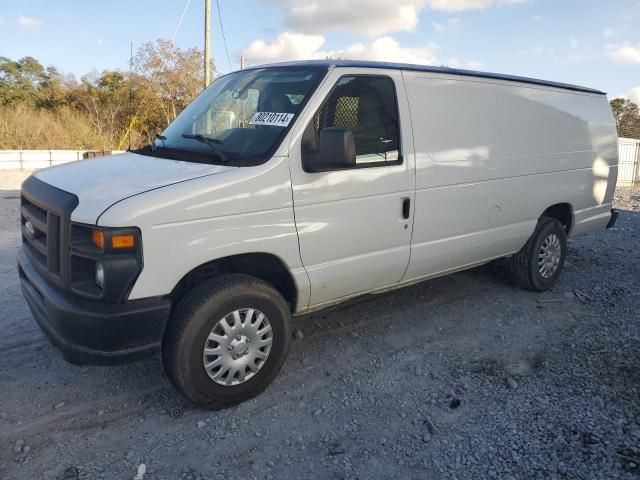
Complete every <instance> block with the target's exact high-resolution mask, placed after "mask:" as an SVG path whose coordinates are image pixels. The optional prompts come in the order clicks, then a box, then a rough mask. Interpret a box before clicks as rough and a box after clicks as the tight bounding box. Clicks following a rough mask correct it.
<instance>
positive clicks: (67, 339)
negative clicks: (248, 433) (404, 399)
mask: <svg viewBox="0 0 640 480" xmlns="http://www.w3.org/2000/svg"><path fill="white" fill-rule="evenodd" d="M616 175H617V137H616V128H615V123H614V119H613V116H612V113H611V110H610V108H609V104H608V102H607V98H606V95H605V94H604V93H603V92H600V91H597V90H592V89H588V88H582V87H577V86H573V85H565V84H559V83H554V82H546V81H541V80H534V79H529V78H521V77H511V76H506V75H498V74H489V73H483V72H471V71H464V70H455V69H448V68H434V67H424V66H416V65H400V64H390V63H371V62H358V61H309V62H293V63H284V64H275V65H270V66H263V67H255V68H251V69H247V70H243V71H238V72H234V73H230V74H228V75H224V76H221V77H219V78H218V79H217V80H216V81H215V82H213V84H212V85H211V86H209V87H208V88H207V89H205V90H204V91H203V92H202V93H201V94H200V95H199V96H198V97H197V98H196V99H195V100H194V101H193V103H191V105H189V106H188V107H187V108H186V109H185V110H184V111H183V112H182V113H181V114H180V115H179V116H178V117H177V118H176V120H175V121H174V122H173V123H172V124H170V125H169V126H168V127H167V129H166V130H165V131H163V132H162V133H161V134H158V135H157V137H156V138H155V139H154V141H153V142H152V143H151V144H150V145H148V146H147V147H144V148H142V149H140V150H136V151H133V152H128V153H126V154H122V155H116V156H109V157H103V158H95V159H89V160H84V161H79V162H75V163H71V164H67V165H63V166H58V167H54V168H49V169H46V170H41V171H38V172H36V173H34V174H33V175H32V176H31V177H29V178H28V179H27V180H26V181H25V182H24V184H23V186H22V198H21V217H22V236H23V244H22V248H21V251H20V253H19V258H18V263H19V272H20V277H21V283H22V289H23V292H24V296H25V298H26V299H27V302H28V304H29V306H30V308H31V311H32V313H33V316H34V317H35V319H36V321H37V322H38V324H39V325H40V327H41V328H42V330H43V331H44V332H45V334H46V335H47V336H48V337H49V339H50V340H51V341H52V343H53V344H54V345H56V346H57V347H58V348H59V349H60V350H61V351H62V353H63V355H64V356H65V357H66V358H67V359H68V360H69V361H71V362H74V363H78V364H110V363H115V362H122V361H130V360H135V359H138V358H140V357H143V356H145V355H148V354H152V353H154V352H158V351H160V352H161V354H162V361H163V363H164V367H165V370H166V372H167V375H168V377H169V378H170V379H171V381H172V382H173V383H174V385H175V386H176V387H177V389H178V390H179V391H180V392H182V393H183V394H184V395H185V396H186V397H188V398H189V399H191V400H192V401H193V402H194V403H195V404H197V405H200V406H202V407H206V408H222V407H225V406H228V405H232V404H236V403H238V402H241V401H243V400H246V399H248V398H251V397H253V396H255V395H257V394H258V393H259V392H261V391H262V390H263V389H265V388H266V387H267V385H269V383H270V382H271V381H272V380H273V379H274V377H275V376H276V375H277V373H278V371H279V370H280V367H281V366H282V364H283V362H284V361H285V357H286V355H287V350H288V348H289V343H290V339H291V336H292V333H291V323H290V322H291V316H292V315H296V314H302V313H305V312H309V311H311V310H315V309H320V308H323V307H326V306H329V305H333V304H336V303H338V302H342V301H345V300H347V299H350V298H353V297H355V296H358V295H363V294H371V293H376V292H381V291H387V290H389V289H393V288H399V287H402V286H405V285H409V284H412V283H415V282H420V281H423V280H426V279H429V278H433V277H437V276H441V275H445V274H448V273H451V272H456V271H459V270H464V269H468V268H471V267H475V266H477V265H481V264H485V263H487V262H490V261H492V260H495V259H500V258H504V259H506V260H505V261H506V262H507V263H508V264H509V265H510V269H511V271H512V273H513V277H514V280H515V282H516V283H517V284H519V285H521V286H522V287H524V288H527V289H529V290H534V291H542V290H546V289H549V288H550V287H552V286H553V284H554V282H555V281H556V280H557V278H558V275H559V274H560V271H561V269H562V266H563V262H564V260H565V258H566V254H567V243H566V239H567V237H568V236H571V235H578V234H582V233H585V232H589V231H591V230H594V229H599V228H604V227H607V226H609V227H610V226H611V225H613V223H614V222H615V219H616V212H615V211H613V210H612V208H611V207H612V204H611V201H612V196H613V192H614V188H615V183H616Z"/></svg>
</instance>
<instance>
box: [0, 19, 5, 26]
mask: <svg viewBox="0 0 640 480" xmlns="http://www.w3.org/2000/svg"><path fill="white" fill-rule="evenodd" d="M0 25H4V18H2V17H0Z"/></svg>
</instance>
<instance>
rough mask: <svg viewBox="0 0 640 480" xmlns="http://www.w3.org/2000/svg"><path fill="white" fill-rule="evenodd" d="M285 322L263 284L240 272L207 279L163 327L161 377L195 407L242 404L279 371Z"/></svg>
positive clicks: (278, 299)
mask: <svg viewBox="0 0 640 480" xmlns="http://www.w3.org/2000/svg"><path fill="white" fill-rule="evenodd" d="M290 323H291V316H290V313H289V308H288V305H287V303H286V302H285V300H284V299H283V298H282V296H281V295H280V293H279V292H278V291H277V290H276V289H275V288H273V287H272V286H271V285H269V284H268V283H266V282H263V281H262V280H259V279H257V278H254V277H250V276H248V275H240V274H232V275H224V276H221V277H217V278H214V279H212V280H209V281H207V282H205V283H203V284H202V285H199V286H198V287H196V288H195V289H194V290H193V291H191V292H190V293H189V294H187V296H186V297H185V298H184V299H183V300H182V301H181V302H180V304H179V305H178V307H177V308H176V310H175V313H174V315H173V317H172V319H171V322H170V324H169V326H168V327H167V332H166V333H165V337H164V340H163V345H162V360H163V364H164V368H165V371H166V373H167V376H168V377H169V379H170V380H171V381H172V382H173V384H174V385H175V387H176V388H177V389H178V390H179V391H180V392H182V393H183V394H184V395H185V396H186V397H187V398H189V399H190V400H191V401H192V402H193V403H195V404H196V405H198V406H200V407H204V408H208V409H220V408H225V407H228V406H231V405H235V404H237V403H240V402H243V401H245V400H248V399H250V398H252V397H254V396H256V395H258V394H259V393H260V392H262V391H263V390H264V389H265V388H266V387H267V386H268V385H269V384H270V383H271V382H272V381H273V379H274V378H275V377H276V376H277V374H278V372H279V371H280V368H281V367H282V364H283V363H284V360H285V358H286V356H287V353H288V350H289V343H290V339H291V326H290Z"/></svg>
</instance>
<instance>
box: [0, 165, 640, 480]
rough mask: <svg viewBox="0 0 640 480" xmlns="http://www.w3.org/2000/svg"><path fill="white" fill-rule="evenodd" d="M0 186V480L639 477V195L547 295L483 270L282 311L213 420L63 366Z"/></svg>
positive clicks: (119, 380)
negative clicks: (262, 381)
mask: <svg viewBox="0 0 640 480" xmlns="http://www.w3.org/2000/svg"><path fill="white" fill-rule="evenodd" d="M21 178H22V175H20V174H15V173H9V172H2V173H0V181H1V182H2V184H3V185H4V187H1V186H0V199H1V207H0V295H1V296H0V302H1V306H2V314H0V331H1V332H2V333H1V335H0V351H1V352H2V354H1V357H0V359H1V360H0V392H1V393H0V478H2V479H14V478H16V479H26V478H34V479H35V478H38V479H40V478H44V479H67V480H69V479H94V478H106V479H114V478H117V479H131V478H133V477H134V476H136V475H137V473H138V471H139V468H141V467H140V466H141V464H144V466H145V469H142V468H141V470H140V473H142V471H143V470H146V472H145V473H144V475H137V477H136V478H142V477H144V478H145V479H176V478H177V479H180V478H185V479H200V478H202V479H205V478H207V479H209V478H215V479H227V478H242V479H250V478H267V479H283V478H303V479H313V478H318V479H347V478H354V479H356V478H358V479H372V478H390V477H392V476H393V477H397V478H405V479H406V478H409V479H413V478H424V479H426V478H429V479H435V478H448V479H454V478H457V479H479V478H482V479H484V478H498V479H502V480H513V479H520V480H523V479H531V478H535V479H538V478H539V479H591V478H598V479H606V480H610V479H614V478H627V479H638V478H640V348H639V346H640V314H639V313H638V306H639V305H640V253H639V252H640V250H639V249H640V190H635V191H633V190H630V189H627V190H622V191H620V192H618V194H617V199H616V201H617V206H618V207H619V208H621V209H623V212H622V214H621V215H620V218H619V220H618V224H617V226H616V227H615V228H614V229H612V230H609V231H601V232H595V233H592V234H590V235H587V236H583V237H578V238H575V239H573V240H571V242H570V246H569V258H568V261H567V264H566V267H565V270H564V272H563V275H562V276H561V279H560V282H559V283H558V284H557V286H556V287H555V288H554V289H553V290H552V291H550V292H545V293H543V294H535V293H530V292H525V291H522V290H519V289H517V288H515V287H513V286H512V285H510V284H509V282H508V281H507V280H506V279H505V278H504V276H503V275H502V274H501V271H500V270H499V269H498V270H495V269H492V268H491V267H484V268H481V269H476V270H474V271H471V272H465V273H461V274H456V275H452V276H449V277H445V278H442V279H437V280H433V281H429V282H426V283H423V284H420V285H417V286H414V287H409V288H406V289H404V290H401V291H398V292H394V293H389V294H384V295H380V296H377V297H372V298H368V299H365V300H359V301H357V302H354V303H351V304H348V305H346V306H341V307H339V308H336V309H333V310H331V311H326V312H320V313H316V314H313V315H308V316H305V317H301V318H297V319H296V320H295V322H294V328H295V329H298V330H300V331H301V332H302V333H303V338H301V339H298V340H296V341H295V342H294V344H293V349H292V352H291V355H290V357H289V359H288V361H287V362H286V364H285V367H284V369H283V371H282V372H281V374H280V376H279V377H278V379H277V380H276V381H275V383H274V384H273V385H272V386H271V387H270V388H269V389H268V390H267V391H266V392H265V393H264V394H262V395H261V396H259V397H258V398H256V399H254V400H252V401H250V402H248V403H245V404H243V405H240V406H238V407H236V408H232V409H228V410H225V411H221V412H208V411H202V410H197V409H194V408H193V407H191V406H190V405H189V404H187V403H186V402H185V401H183V400H182V399H181V397H180V396H179V395H178V394H176V393H175V392H174V391H173V389H172V387H171V385H170V384H169V383H168V381H167V379H166V377H165V376H164V374H163V373H162V368H161V364H160V361H159V359H158V358H150V359H148V360H145V361H141V362H138V363H135V364H131V365H127V366H121V367H111V368H104V367H83V368H80V367H75V366H72V365H69V364H67V363H65V362H64V361H63V360H62V358H61V356H60V355H59V354H58V352H56V351H55V349H53V348H52V347H51V346H50V345H49V344H48V343H47V341H46V340H45V338H44V337H43V335H42V334H41V333H40V331H39V330H38V328H37V326H36V324H35V323H34V321H33V320H32V318H31V316H30V314H29V312H28V309H27V307H26V305H25V303H24V301H23V299H22V296H21V294H20V291H19V286H18V280H17V275H16V270H15V265H14V264H15V255H16V252H17V249H18V245H19V238H18V220H17V219H18V192H17V190H16V189H17V188H18V187H17V186H18V185H19V183H20V179H21Z"/></svg>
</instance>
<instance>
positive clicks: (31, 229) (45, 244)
mask: <svg viewBox="0 0 640 480" xmlns="http://www.w3.org/2000/svg"><path fill="white" fill-rule="evenodd" d="M20 214H21V217H22V219H21V220H22V241H23V243H24V245H25V248H26V249H27V250H28V251H29V253H30V254H31V255H30V256H31V257H32V258H33V259H34V260H35V261H36V262H37V263H38V264H39V265H40V266H41V267H42V268H45V269H46V270H48V271H49V272H51V273H52V274H54V275H59V274H60V216H59V215H56V214H55V213H53V212H50V211H47V210H46V209H44V208H42V207H41V206H40V205H37V204H36V203H34V202H33V201H31V200H29V199H27V198H26V197H25V196H24V195H23V196H22V198H21V205H20Z"/></svg>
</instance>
